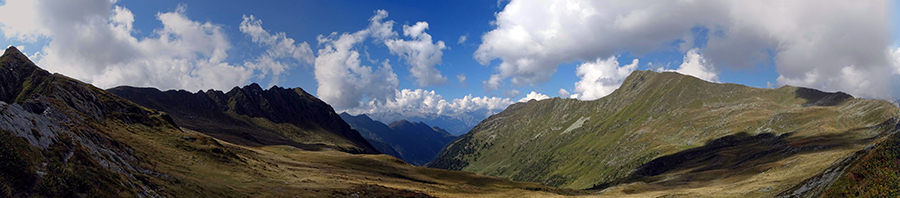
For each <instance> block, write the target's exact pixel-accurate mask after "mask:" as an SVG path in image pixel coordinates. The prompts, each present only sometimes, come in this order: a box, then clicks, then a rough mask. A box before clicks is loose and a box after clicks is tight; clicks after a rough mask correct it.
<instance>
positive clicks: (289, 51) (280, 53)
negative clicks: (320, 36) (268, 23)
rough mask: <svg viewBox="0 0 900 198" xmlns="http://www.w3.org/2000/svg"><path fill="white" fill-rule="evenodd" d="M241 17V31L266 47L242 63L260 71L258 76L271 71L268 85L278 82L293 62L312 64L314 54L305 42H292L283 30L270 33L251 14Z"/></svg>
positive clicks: (260, 21)
mask: <svg viewBox="0 0 900 198" xmlns="http://www.w3.org/2000/svg"><path fill="white" fill-rule="evenodd" d="M243 18H244V21H242V22H241V26H240V30H241V32H243V33H244V34H246V35H247V36H249V37H250V38H251V40H252V41H253V42H254V43H257V44H260V45H263V46H265V47H267V49H266V52H265V53H264V54H261V55H259V56H258V57H257V58H256V60H254V61H246V62H244V65H245V66H247V67H248V68H251V69H255V70H260V71H261V72H262V74H260V76H266V75H267V74H269V73H272V82H270V85H269V86H272V85H275V84H276V83H280V82H281V76H282V73H284V71H285V70H287V69H288V67H291V66H293V65H295V63H304V64H308V65H312V64H313V62H314V61H315V55H313V51H312V49H311V48H310V47H309V44H307V43H306V42H302V43H297V44H294V42H295V41H294V39H292V38H288V37H287V35H286V34H285V33H284V32H278V33H275V34H270V33H269V31H267V30H265V29H263V27H262V20H260V19H257V18H256V17H254V16H253V15H250V16H246V15H244V17H243ZM285 59H292V60H285Z"/></svg>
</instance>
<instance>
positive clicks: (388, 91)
mask: <svg viewBox="0 0 900 198" xmlns="http://www.w3.org/2000/svg"><path fill="white" fill-rule="evenodd" d="M387 15H388V13H387V11H384V10H378V11H377V12H376V14H375V16H372V18H370V19H369V26H368V27H367V28H366V29H363V30H360V31H357V32H354V33H352V34H351V33H343V34H341V35H338V34H337V33H331V35H329V36H323V35H319V36H318V37H317V39H318V41H319V45H321V46H324V47H323V48H321V49H319V52H318V54H319V56H318V57H316V60H315V72H314V73H315V77H316V81H317V82H318V84H319V88H318V90H317V91H316V95H318V96H319V98H321V99H322V100H324V101H325V102H328V104H331V106H333V107H334V108H337V109H345V108H353V107H357V106H359V105H360V103H361V102H360V101H361V100H362V99H363V97H364V96H365V97H369V98H373V99H378V100H382V101H389V100H392V99H393V96H394V94H393V93H394V91H395V90H397V87H398V84H399V80H398V79H397V74H395V73H394V70H393V68H392V67H391V65H390V64H389V62H388V60H384V62H383V63H382V66H381V67H374V68H373V66H366V65H362V61H360V59H359V51H357V50H356V49H355V48H354V47H355V46H357V45H358V44H359V43H361V42H363V41H365V40H366V39H367V38H369V37H372V38H375V39H376V41H377V40H384V39H385V38H390V37H392V36H396V32H393V30H391V28H393V25H394V21H387V22H382V20H383V19H384V18H386V17H387Z"/></svg>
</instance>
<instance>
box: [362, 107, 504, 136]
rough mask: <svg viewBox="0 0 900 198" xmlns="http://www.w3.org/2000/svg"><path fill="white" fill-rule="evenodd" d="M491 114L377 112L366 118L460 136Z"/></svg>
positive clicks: (486, 112) (480, 112)
mask: <svg viewBox="0 0 900 198" xmlns="http://www.w3.org/2000/svg"><path fill="white" fill-rule="evenodd" d="M489 114H491V112H490V111H488V110H478V111H472V112H466V113H460V114H457V115H452V116H451V115H437V114H404V113H397V112H375V113H369V114H366V116H368V117H369V118H371V119H373V120H377V121H380V122H383V123H393V122H395V121H401V120H406V121H410V122H423V123H425V124H428V125H430V126H435V127H440V128H442V129H445V130H446V131H447V132H448V133H450V134H452V135H455V136H459V135H462V134H465V133H467V132H469V130H472V128H473V127H475V125H478V122H481V120H484V119H485V118H487V116H488V115H489Z"/></svg>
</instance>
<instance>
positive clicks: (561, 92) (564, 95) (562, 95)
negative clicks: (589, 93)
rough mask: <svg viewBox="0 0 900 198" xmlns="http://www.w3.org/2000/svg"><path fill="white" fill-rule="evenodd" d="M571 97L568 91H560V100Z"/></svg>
mask: <svg viewBox="0 0 900 198" xmlns="http://www.w3.org/2000/svg"><path fill="white" fill-rule="evenodd" d="M569 95H570V94H569V91H566V89H559V98H562V99H566V98H569Z"/></svg>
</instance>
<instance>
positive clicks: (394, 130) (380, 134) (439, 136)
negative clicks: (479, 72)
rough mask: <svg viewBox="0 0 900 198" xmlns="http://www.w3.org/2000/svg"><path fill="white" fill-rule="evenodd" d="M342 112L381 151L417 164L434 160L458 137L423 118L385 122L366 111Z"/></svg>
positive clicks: (420, 164) (354, 127)
mask: <svg viewBox="0 0 900 198" xmlns="http://www.w3.org/2000/svg"><path fill="white" fill-rule="evenodd" d="M340 116H341V118H343V119H344V121H346V122H347V124H350V127H352V128H353V129H356V130H357V131H359V133H360V134H362V136H363V137H364V138H366V140H368V141H369V142H371V143H372V145H374V146H375V148H376V149H378V150H379V151H381V152H382V153H385V154H388V155H392V156H394V157H397V158H400V159H402V160H403V161H406V162H407V163H410V164H413V165H417V166H422V165H425V163H428V162H429V161H431V160H432V159H433V158H434V156H435V155H437V154H438V152H440V151H441V149H442V148H444V146H446V145H447V144H448V143H450V141H453V140H454V139H456V136H454V135H451V134H450V133H448V132H447V131H445V130H443V129H441V128H439V127H431V126H428V125H427V124H425V123H423V122H416V123H412V122H409V121H406V120H401V121H395V122H392V123H391V124H390V125H385V124H384V123H382V122H379V121H375V120H372V119H371V118H369V117H368V116H367V115H366V114H360V115H357V116H352V115H350V114H347V113H341V114H340Z"/></svg>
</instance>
